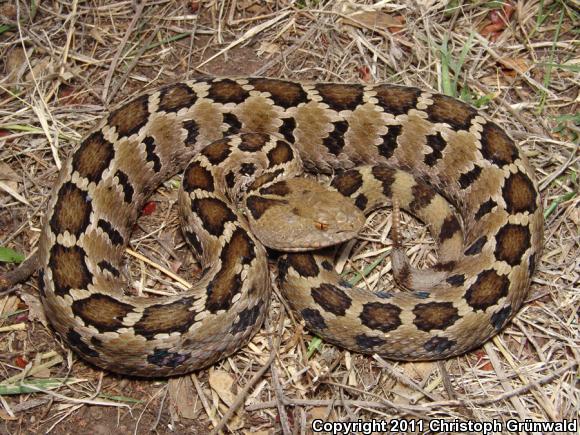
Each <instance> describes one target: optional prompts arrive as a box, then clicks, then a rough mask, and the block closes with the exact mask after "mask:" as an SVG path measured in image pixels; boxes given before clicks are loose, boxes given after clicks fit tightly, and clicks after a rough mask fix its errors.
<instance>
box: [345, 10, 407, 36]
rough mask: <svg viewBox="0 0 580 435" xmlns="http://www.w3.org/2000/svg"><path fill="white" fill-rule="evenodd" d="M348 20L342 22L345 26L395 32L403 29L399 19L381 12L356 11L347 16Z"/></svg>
mask: <svg viewBox="0 0 580 435" xmlns="http://www.w3.org/2000/svg"><path fill="white" fill-rule="evenodd" d="M347 17H348V20H343V23H344V24H345V25H350V26H354V27H361V28H371V29H377V30H383V31H384V30H389V31H391V32H392V31H397V30H400V29H401V28H402V27H404V24H403V23H401V19H400V18H397V17H394V16H392V15H389V14H385V13H384V12H381V11H357V12H353V13H351V14H348V16H347Z"/></svg>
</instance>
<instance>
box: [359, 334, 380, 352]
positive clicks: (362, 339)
mask: <svg viewBox="0 0 580 435" xmlns="http://www.w3.org/2000/svg"><path fill="white" fill-rule="evenodd" d="M354 340H355V341H356V344H357V345H358V346H360V347H361V348H363V349H366V350H370V349H373V348H375V347H378V346H382V345H383V344H385V343H386V342H387V341H386V340H383V339H382V338H381V337H374V336H372V335H365V334H361V335H357V336H356V337H355V338H354Z"/></svg>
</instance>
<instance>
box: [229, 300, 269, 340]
mask: <svg viewBox="0 0 580 435" xmlns="http://www.w3.org/2000/svg"><path fill="white" fill-rule="evenodd" d="M261 312H262V306H261V305H255V306H253V307H252V308H246V309H245V310H243V311H241V312H240V314H239V317H238V320H236V323H234V324H233V325H232V328H231V329H230V333H231V334H238V333H240V332H244V331H245V330H246V329H248V328H251V327H252V326H254V325H255V324H256V322H257V321H258V318H259V317H260V313H261Z"/></svg>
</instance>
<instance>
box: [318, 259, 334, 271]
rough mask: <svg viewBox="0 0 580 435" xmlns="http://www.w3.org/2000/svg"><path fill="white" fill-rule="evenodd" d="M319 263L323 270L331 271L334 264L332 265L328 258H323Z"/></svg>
mask: <svg viewBox="0 0 580 435" xmlns="http://www.w3.org/2000/svg"><path fill="white" fill-rule="evenodd" d="M320 265H321V266H322V268H323V269H324V270H328V271H332V270H334V266H333V265H332V263H331V262H330V261H328V260H323V261H322V263H320Z"/></svg>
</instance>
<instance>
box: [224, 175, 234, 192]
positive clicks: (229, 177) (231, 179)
mask: <svg viewBox="0 0 580 435" xmlns="http://www.w3.org/2000/svg"><path fill="white" fill-rule="evenodd" d="M224 179H225V181H226V186H228V187H229V188H230V189H233V188H234V186H235V185H236V173H235V172H234V171H229V172H228V173H227V175H226V176H225V177H224Z"/></svg>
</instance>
